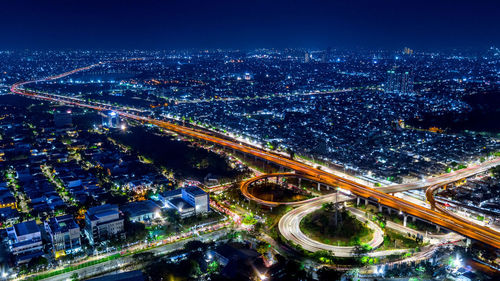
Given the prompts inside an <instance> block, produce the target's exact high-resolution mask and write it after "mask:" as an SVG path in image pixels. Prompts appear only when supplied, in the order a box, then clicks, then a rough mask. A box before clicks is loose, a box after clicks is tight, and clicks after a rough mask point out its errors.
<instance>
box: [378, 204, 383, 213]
mask: <svg viewBox="0 0 500 281" xmlns="http://www.w3.org/2000/svg"><path fill="white" fill-rule="evenodd" d="M378 211H379V213H382V204H380V203H379V204H378Z"/></svg>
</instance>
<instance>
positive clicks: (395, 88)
mask: <svg viewBox="0 0 500 281" xmlns="http://www.w3.org/2000/svg"><path fill="white" fill-rule="evenodd" d="M384 91H385V92H386V93H401V94H408V93H413V75H412V73H411V72H410V71H400V70H399V69H391V70H388V71H387V80H386V82H385V85H384Z"/></svg>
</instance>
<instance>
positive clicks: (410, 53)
mask: <svg viewBox="0 0 500 281" xmlns="http://www.w3.org/2000/svg"><path fill="white" fill-rule="evenodd" d="M403 53H404V54H405V55H413V50H412V49H410V48H408V47H405V48H404V49H403Z"/></svg>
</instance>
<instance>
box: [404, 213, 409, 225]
mask: <svg viewBox="0 0 500 281" xmlns="http://www.w3.org/2000/svg"><path fill="white" fill-rule="evenodd" d="M406 218H408V216H407V215H403V226H405V227H406Z"/></svg>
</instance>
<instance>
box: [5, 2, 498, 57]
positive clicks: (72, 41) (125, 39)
mask: <svg viewBox="0 0 500 281" xmlns="http://www.w3.org/2000/svg"><path fill="white" fill-rule="evenodd" d="M436 2H437V1H429V0H423V1H415V2H401V1H395V0H388V1H384V2H383V3H380V2H379V1H368V0H354V1H340V2H327V1H319V0H312V1H302V0H297V1H281V0H279V1H273V2H270V3H267V2H266V1H261V0H258V1H252V2H250V1H246V2H242V1H217V2H215V3H211V2H209V1H198V0H196V1H194V0H187V1H168V2H165V1H154V0H145V1H140V2H139V1H127V0H124V1H115V0H110V1H94V0H91V1H85V2H71V1H63V0H51V1H33V0H19V1H12V2H9V3H4V4H3V7H2V10H1V11H0V24H1V26H2V27H3V28H2V38H1V39H0V46H2V49H10V50H22V49H32V50H44V49H53V50H61V49H94V50H119V49H147V50H163V49H178V48H181V49H216V48H221V49H254V48H315V49H324V48H327V47H332V48H337V49H344V48H360V49H389V50H397V49H400V48H403V47H405V46H408V47H410V48H413V49H423V50H437V49H453V48H473V49H485V48H488V47H490V46H498V45H500V22H499V21H498V18H497V17H498V12H499V10H500V8H499V6H500V4H499V3H498V2H496V1H488V0H480V1H474V2H473V3H472V2H470V1H462V0H458V1H456V0H455V1H451V0H443V1H439V2H437V3H436Z"/></svg>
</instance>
